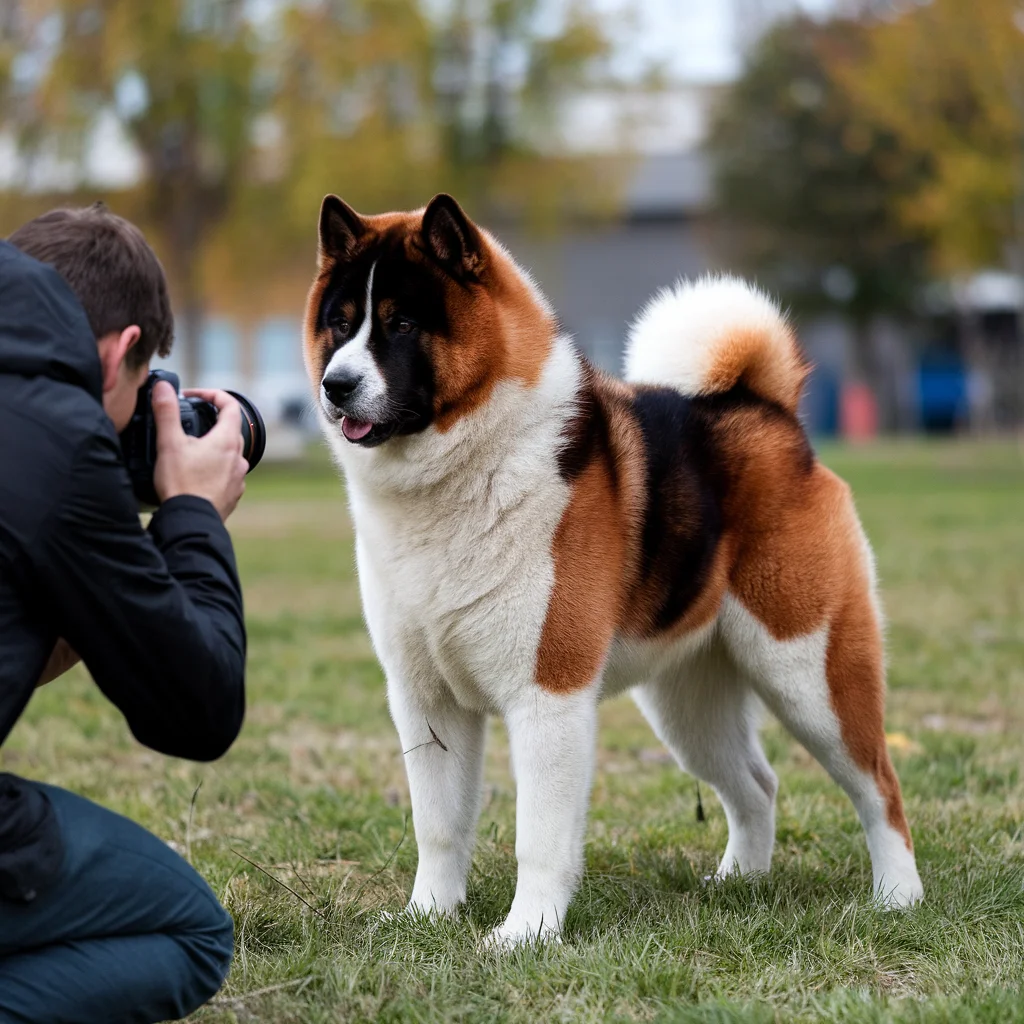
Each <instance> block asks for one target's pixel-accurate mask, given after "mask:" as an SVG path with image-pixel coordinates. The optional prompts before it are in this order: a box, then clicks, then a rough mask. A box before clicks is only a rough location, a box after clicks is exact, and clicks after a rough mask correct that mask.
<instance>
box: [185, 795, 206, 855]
mask: <svg viewBox="0 0 1024 1024" xmlns="http://www.w3.org/2000/svg"><path fill="white" fill-rule="evenodd" d="M202 785H203V780H202V779H200V780H199V785H198V786H196V788H195V789H194V790H192V802H191V803H190V804H189V805H188V824H187V825H186V826H185V860H187V861H188V862H189V864H191V863H192V815H193V814H194V813H195V810H196V797H197V796H199V790H200V789H201V788H202Z"/></svg>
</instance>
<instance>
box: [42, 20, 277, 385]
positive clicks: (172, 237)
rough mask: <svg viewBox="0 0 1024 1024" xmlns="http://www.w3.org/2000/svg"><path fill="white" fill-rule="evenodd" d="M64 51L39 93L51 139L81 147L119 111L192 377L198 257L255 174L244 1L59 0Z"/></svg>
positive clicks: (255, 100) (199, 294)
mask: <svg viewBox="0 0 1024 1024" xmlns="http://www.w3.org/2000/svg"><path fill="white" fill-rule="evenodd" d="M50 6H51V7H53V8H54V10H55V11H56V13H58V14H59V16H60V19H61V27H62V31H61V46H60V49H59V52H58V53H57V55H56V57H55V59H54V60H53V62H52V66H51V69H50V72H49V75H48V76H47V79H46V81H45V83H44V85H43V87H42V96H43V103H42V115H43V118H44V120H45V122H46V124H47V125H48V126H49V127H50V128H51V130H59V131H61V132H62V133H63V134H64V136H65V138H70V139H72V140H74V139H77V140H78V142H79V145H80V146H84V145H85V144H86V143H87V141H88V139H89V133H90V129H91V128H92V127H93V126H94V125H95V122H96V118H97V117H98V116H99V115H100V114H101V113H102V112H104V111H110V110H113V111H116V113H117V115H118V117H119V119H120V122H121V124H122V125H123V126H124V128H125V129H126V130H127V132H128V134H129V136H130V138H131V140H132V141H133V142H134V143H135V145H136V147H137V148H138V151H139V153H140V154H141V156H142V159H143V163H144V168H145V172H144V178H143V181H142V183H141V185H140V186H139V187H140V190H141V195H140V197H139V199H140V210H141V214H142V217H143V219H144V220H145V222H146V223H147V224H148V225H150V226H152V227H153V228H155V229H156V231H157V233H158V235H159V238H160V240H161V241H162V243H163V244H162V247H161V248H162V251H163V253H164V257H165V259H166V261H167V263H168V271H169V273H170V275H171V279H172V281H173V283H174V285H175V288H176V292H177V317H176V319H177V324H178V336H179V341H178V350H179V352H180V353H181V356H182V359H183V367H184V370H185V373H186V376H187V377H189V378H192V377H194V376H195V374H196V372H197V370H198V365H197V360H198V344H197V341H198V333H199V329H200V325H201V321H202V315H203V306H204V289H203V284H202V282H201V280H200V262H199V260H200V256H201V253H202V249H203V245H204V242H205V241H206V239H207V236H208V235H209V233H210V231H211V230H212V229H213V228H214V227H215V226H216V225H217V224H218V223H219V222H220V221H221V220H222V219H223V218H224V217H225V215H226V214H227V212H228V210H229V208H230V203H231V198H232V195H233V194H234V192H235V190H236V189H237V188H238V187H239V185H240V183H241V181H242V179H243V177H244V175H245V173H246V168H247V161H248V156H249V150H250V138H251V134H252V124H253V120H254V118H255V117H256V115H257V114H258V113H259V110H260V97H259V95H258V93H257V91H256V90H255V89H254V88H253V79H254V70H255V47H254V45H253V39H252V32H251V28H250V27H249V25H248V23H247V21H246V19H245V18H244V6H245V5H244V3H243V0H160V2H159V3H139V2H137V0H54V3H53V4H51V5H50Z"/></svg>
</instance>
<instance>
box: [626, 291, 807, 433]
mask: <svg viewBox="0 0 1024 1024" xmlns="http://www.w3.org/2000/svg"><path fill="white" fill-rule="evenodd" d="M807 371H808V366H807V363H806V362H805V360H804V357H803V354H802V353H801V351H800V347H799V345H798V344H797V341H796V337H795V335H794V334H793V330H792V328H791V327H790V325H789V323H788V322H787V321H786V318H785V316H784V315H783V313H782V311H781V310H780V309H779V307H778V305H777V304H776V303H775V302H774V300H772V299H771V298H770V297H769V296H768V295H766V294H765V293H764V292H763V291H761V290H760V289H759V288H758V287H757V286H756V285H753V284H750V283H749V282H747V281H744V280H742V279H741V278H738V277H731V276H717V277H712V276H707V277H702V278H700V279H699V280H697V281H686V280H681V281H679V282H677V283H676V284H675V285H674V286H673V287H671V288H665V289H663V290H662V291H661V292H659V293H658V294H657V295H655V296H654V298H653V299H651V301H650V302H649V303H648V304H647V305H646V306H645V307H644V309H643V310H642V311H641V312H640V314H639V316H638V317H637V318H636V320H635V321H634V322H633V325H632V326H631V328H630V330H629V339H628V342H627V345H626V379H627V380H629V381H632V382H633V383H637V384H656V385H661V386H668V387H672V388H676V389H677V390H679V391H681V392H682V393H683V394H685V395H691V396H695V395H710V394H716V393H719V392H722V391H728V390H729V389H730V388H732V387H735V386H736V385H737V384H739V383H743V384H744V385H745V386H746V387H748V388H749V389H750V390H751V391H753V392H754V393H755V394H757V395H759V396H760V397H762V398H764V399H766V400H768V401H770V402H776V403H778V404H779V405H781V406H783V407H784V408H785V409H787V410H789V411H790V412H792V413H795V412H796V409H797V405H798V404H799V401H800V391H801V389H802V387H803V383H804V379H805V378H806V376H807Z"/></svg>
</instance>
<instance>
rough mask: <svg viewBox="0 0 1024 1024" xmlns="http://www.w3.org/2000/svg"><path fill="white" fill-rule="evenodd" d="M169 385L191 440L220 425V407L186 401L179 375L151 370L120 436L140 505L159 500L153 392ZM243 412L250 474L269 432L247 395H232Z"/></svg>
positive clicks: (202, 402) (244, 449) (167, 371)
mask: <svg viewBox="0 0 1024 1024" xmlns="http://www.w3.org/2000/svg"><path fill="white" fill-rule="evenodd" d="M160 381H166V382H167V383H168V384H170V385H171V387H173V388H174V391H175V394H177V395H178V408H179V410H180V411H181V429H182V430H183V431H184V432H185V433H186V434H188V435H189V436H190V437H202V436H203V434H205V433H207V432H208V431H210V430H211V429H212V428H213V425H214V424H215V423H216V422H217V407H216V406H215V405H212V404H211V403H210V402H207V401H204V400H203V399H202V398H195V397H187V396H183V395H181V394H180V393H179V384H178V375H177V374H176V373H171V372H170V371H169V370H151V371H150V374H149V376H148V377H147V378H146V382H145V383H144V384H143V385H142V387H141V388H139V396H138V399H137V400H136V403H135V412H134V413H132V418H131V421H130V422H129V424H128V426H127V427H125V429H124V430H123V431H122V432H121V451H122V452H123V453H124V461H125V465H126V466H127V467H128V475H129V477H131V481H132V490H133V491H134V492H135V497H136V498H138V500H139V504H140V505H150V506H155V505H159V504H160V499H159V498H158V497H157V493H156V491H155V489H154V487H153V470H154V467H155V466H156V421H155V420H154V418H153V388H154V387H155V386H156V385H157V384H158V383H159V382H160ZM228 394H229V395H231V396H232V397H233V398H235V399H236V400H237V401H238V404H239V405H240V406H241V408H242V441H243V445H242V454H243V455H244V456H245V459H246V461H247V462H248V463H249V471H250V472H252V470H253V469H255V468H256V465H257V464H258V463H259V461H260V459H261V458H263V452H264V451H265V450H266V445H267V430H266V427H265V426H264V424H263V417H262V416H260V413H259V410H258V409H257V408H256V406H255V405H253V404H252V402H250V401H249V400H248V399H247V398H246V397H245V396H244V395H240V394H238V393H237V392H235V391H229V392H228Z"/></svg>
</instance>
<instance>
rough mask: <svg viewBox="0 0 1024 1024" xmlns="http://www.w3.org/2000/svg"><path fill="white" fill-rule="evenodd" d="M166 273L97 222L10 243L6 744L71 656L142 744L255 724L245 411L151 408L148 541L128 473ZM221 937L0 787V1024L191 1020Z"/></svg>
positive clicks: (155, 862)
mask: <svg viewBox="0 0 1024 1024" xmlns="http://www.w3.org/2000/svg"><path fill="white" fill-rule="evenodd" d="M172 327H173V323H172V317H171V312H170V304H169V301H168V297H167V286H166V283H165V280H164V275H163V270H162V269H161V267H160V264H159V262H158V261H157V259H156V256H155V255H154V253H153V252H152V250H151V249H150V248H149V246H148V245H147V244H146V242H145V240H144V239H143V237H142V235H141V234H140V233H139V231H138V230H137V229H136V228H135V227H134V226H132V225H131V224H129V223H128V222H127V221H124V220H122V219H121V218H119V217H116V216H114V215H113V214H111V213H110V212H109V211H108V210H106V208H104V207H102V206H95V207H90V208H88V209H81V210H56V211H53V212H51V213H49V214H46V215H44V216H42V217H40V218H38V219H36V220H34V221H31V222H30V223H28V224H26V225H24V226H23V227H22V228H20V229H19V230H18V231H16V232H15V233H14V234H13V235H12V236H11V237H10V239H9V242H3V241H0V744H2V743H3V741H4V739H5V738H6V736H7V735H8V733H9V732H10V730H11V727H12V726H13V725H14V723H15V721H16V720H17V719H18V717H19V716H20V714H21V712H22V711H23V709H24V707H25V705H26V704H27V703H28V700H29V698H30V696H31V695H32V691H33V690H34V688H35V687H36V686H37V685H38V684H40V683H44V682H48V681H49V680H50V679H52V678H53V677H54V676H56V675H59V674H60V673H61V672H63V671H65V670H66V669H67V668H68V667H70V665H72V664H74V662H75V661H77V660H78V657H79V656H80V657H81V659H82V661H83V662H84V663H85V666H86V668H88V670H89V672H90V673H91V674H92V678H93V679H94V680H95V682H96V684H97V685H98V686H99V688H100V689H101V690H102V691H103V693H104V694H105V695H106V696H107V697H108V698H109V699H110V700H111V701H112V702H113V703H114V704H115V705H116V706H117V707H118V708H119V709H120V711H121V713H122V714H123V715H124V717H125V719H126V720H127V723H128V726H129V728H130V729H131V731H132V732H133V733H134V735H135V736H136V738H137V739H138V740H139V741H140V742H141V743H144V744H146V746H149V747H152V748H153V749H154V750H158V751H161V752H162V753H165V754H171V755H174V756H176V757H185V758H189V759H191V760H194V761H209V760H212V759H213V758H217V757H220V756H221V755H222V754H223V753H224V752H225V751H226V750H227V749H228V747H229V746H230V745H231V743H232V742H233V741H234V739H235V737H236V736H237V734H238V731H239V729H240V727H241V724H242V717H243V713H244V703H245V697H244V672H245V627H244V624H243V619H242V594H241V590H240V587H239V582H238V574H237V571H236V568H235V559H234V553H233V551H232V548H231V541H230V539H229V537H228V534H227V531H226V530H225V528H224V520H225V519H226V518H227V517H228V515H229V514H230V513H231V511H232V510H233V509H234V507H235V505H236V504H237V502H238V500H239V498H240V497H241V495H242V491H243V489H244V486H245V485H244V478H245V471H246V463H245V460H244V459H243V458H242V454H241V447H242V441H241V430H240V413H239V409H238V406H237V404H236V402H235V401H234V399H232V398H231V397H230V396H228V395H226V394H224V393H222V392H209V393H203V397H205V398H207V399H208V400H209V401H212V402H213V403H214V404H215V405H216V406H217V407H218V409H219V418H218V422H217V424H216V426H215V427H214V428H213V429H212V430H211V431H210V432H209V433H208V434H207V435H205V436H204V437H202V438H191V437H186V436H185V434H184V433H183V432H182V429H181V423H180V420H179V413H178V402H177V397H176V396H175V394H174V392H173V389H172V388H171V387H170V386H169V385H168V384H160V385H158V386H157V388H156V389H155V391H154V396H153V408H154V413H155V416H156V423H157V437H158V456H157V461H156V471H155V484H156V490H157V494H158V495H159V497H160V499H161V505H160V508H159V509H158V511H157V512H156V513H155V515H154V516H153V518H152V521H151V522H150V524H149V528H148V529H143V527H142V526H141V524H140V522H139V514H138V513H139V509H138V505H137V503H136V500H135V498H134V496H133V493H132V488H131V483H130V481H129V478H128V474H127V471H126V469H125V466H124V463H123V462H122V458H121V449H120V445H119V443H118V432H119V431H120V430H122V429H123V428H124V427H125V426H126V425H127V423H128V422H129V420H130V418H131V415H132V412H133V410H134V408H135V403H136V392H137V389H138V388H139V386H140V385H141V384H142V383H143V381H144V380H145V378H146V375H147V372H148V369H149V361H150V359H151V358H152V357H153V356H154V355H155V354H156V353H157V352H159V353H160V354H161V355H166V354H167V352H168V351H169V349H170V346H171V339H172ZM231 955H232V923H231V918H230V917H229V916H228V914H227V913H226V912H225V911H224V909H223V908H222V907H221V906H220V905H219V903H218V902H217V900H216V898H215V897H214V894H213V892H212V891H211V890H210V888H209V886H208V885H207V884H206V883H205V882H204V881H203V880H202V878H200V877H199V875H197V874H196V872H195V871H193V870H192V868H191V867H189V865H188V864H186V863H185V861H183V860H182V859H181V858H180V857H178V856H177V855H176V854H175V853H173V852H172V851H171V850H170V849H169V848H168V847H167V846H166V845H165V844H164V843H163V842H161V841H160V840H159V839H157V838H156V837H155V836H152V835H150V834H149V833H148V832H146V831H145V830H144V829H142V828H141V827H140V826H138V825H136V824H134V823H133V822H131V821H128V820H127V819H125V818H122V817H120V816H119V815H117V814H114V813H112V812H111V811H108V810H105V809H104V808H102V807H98V806H97V805H96V804H93V803H90V802H89V801H88V800H85V799H83V798H82V797H79V796H75V795H74V794H72V793H69V792H66V791H65V790H62V789H57V788H55V787H53V786H48V785H45V784H43V783H39V782H30V781H27V780H25V779H21V778H18V777H17V776H14V775H10V774H0V1022H3V1024H11V1022H18V1024H22V1022H25V1024H72V1022H74V1024H93V1022H97V1024H98V1022H112V1021H118V1022H128V1021H138V1022H149V1021H162V1020H167V1019H168V1018H178V1017H183V1016H185V1015H186V1014H188V1013H190V1012H191V1011H193V1010H194V1009H196V1008H197V1007H199V1006H200V1005H202V1004H203V1003H204V1002H206V1001H207V1000H208V999H209V998H210V997H211V996H212V995H213V994H214V993H215V992H216V991H217V990H218V989H219V988H220V986H221V983H222V982H223V980H224V977H225V975H226V974H227V971H228V966H229V964H230V962H231Z"/></svg>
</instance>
